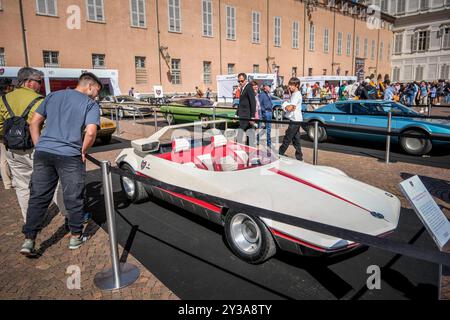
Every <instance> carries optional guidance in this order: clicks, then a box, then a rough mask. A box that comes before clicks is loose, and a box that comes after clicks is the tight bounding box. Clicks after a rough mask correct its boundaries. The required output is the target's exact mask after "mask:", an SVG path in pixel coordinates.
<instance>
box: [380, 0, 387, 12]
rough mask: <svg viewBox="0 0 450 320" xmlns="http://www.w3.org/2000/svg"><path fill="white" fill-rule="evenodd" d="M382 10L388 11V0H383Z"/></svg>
mask: <svg viewBox="0 0 450 320" xmlns="http://www.w3.org/2000/svg"><path fill="white" fill-rule="evenodd" d="M380 7H381V12H386V13H387V12H388V9H389V8H388V0H381V6H380Z"/></svg>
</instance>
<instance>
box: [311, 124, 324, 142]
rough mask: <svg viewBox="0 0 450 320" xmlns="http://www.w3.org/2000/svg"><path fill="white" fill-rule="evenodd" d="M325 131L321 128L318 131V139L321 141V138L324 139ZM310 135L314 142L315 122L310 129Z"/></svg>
mask: <svg viewBox="0 0 450 320" xmlns="http://www.w3.org/2000/svg"><path fill="white" fill-rule="evenodd" d="M323 130H324V129H323V128H322V127H320V126H319V128H318V130H317V134H318V139H319V140H320V138H321V137H323ZM308 135H309V137H310V138H311V140H314V122H313V123H312V125H310V126H309V128H308Z"/></svg>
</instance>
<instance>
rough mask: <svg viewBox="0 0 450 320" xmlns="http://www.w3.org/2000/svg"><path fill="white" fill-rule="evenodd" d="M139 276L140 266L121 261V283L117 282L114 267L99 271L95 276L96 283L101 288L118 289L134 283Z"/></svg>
mask: <svg viewBox="0 0 450 320" xmlns="http://www.w3.org/2000/svg"><path fill="white" fill-rule="evenodd" d="M139 276H140V271H139V268H138V267H136V266H135V265H133V264H130V263H120V267H119V284H116V281H115V278H114V272H113V269H112V268H110V269H107V270H105V271H101V272H99V273H97V274H96V275H95V277H94V284H95V286H96V287H97V288H99V289H100V290H116V289H120V288H125V287H128V286H129V285H130V284H133V283H134V282H135V281H136V280H137V279H138V278H139Z"/></svg>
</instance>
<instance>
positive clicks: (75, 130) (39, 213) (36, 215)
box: [20, 73, 102, 256]
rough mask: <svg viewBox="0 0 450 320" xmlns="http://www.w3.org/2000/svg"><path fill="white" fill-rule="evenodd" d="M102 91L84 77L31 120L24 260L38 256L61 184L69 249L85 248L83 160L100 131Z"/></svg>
mask: <svg viewBox="0 0 450 320" xmlns="http://www.w3.org/2000/svg"><path fill="white" fill-rule="evenodd" d="M101 88H102V84H101V82H100V80H99V79H98V78H97V77H96V76H95V75H94V74H92V73H84V74H82V75H81V77H80V78H79V80H78V85H77V87H76V89H75V90H71V89H67V90H61V91H57V92H54V93H51V94H49V95H48V96H47V98H46V99H45V100H44V101H43V102H42V104H41V105H40V106H39V108H38V109H37V110H36V112H35V114H34V116H33V118H32V120H31V123H30V133H31V137H32V139H33V143H34V145H35V155H34V163H33V174H32V176H31V188H30V200H29V203H28V211H27V221H26V224H25V225H24V226H23V233H24V234H25V242H24V244H23V246H22V249H21V251H20V252H21V253H22V254H23V255H25V256H34V255H35V254H36V252H35V239H36V236H37V234H38V233H39V231H40V230H41V229H42V223H43V220H44V218H45V214H46V212H47V208H48V206H49V205H50V203H51V201H52V198H53V195H54V192H55V189H56V186H57V184H58V180H61V185H62V189H63V198H64V205H65V207H66V211H67V213H68V220H69V228H70V231H71V237H70V242H69V249H78V248H79V247H80V246H81V245H82V244H83V236H82V232H83V220H84V190H85V176H86V166H85V161H86V153H87V151H88V150H89V148H90V147H91V146H92V145H93V144H94V142H95V138H96V135H97V128H98V127H99V126H100V108H99V106H98V104H97V103H96V102H95V101H94V99H95V98H96V97H97V96H98V94H99V92H100V90H101ZM44 121H45V128H44V129H43V131H42V135H41V132H40V128H41V127H42V125H43V124H44ZM83 131H85V135H84V139H83V137H82V135H83Z"/></svg>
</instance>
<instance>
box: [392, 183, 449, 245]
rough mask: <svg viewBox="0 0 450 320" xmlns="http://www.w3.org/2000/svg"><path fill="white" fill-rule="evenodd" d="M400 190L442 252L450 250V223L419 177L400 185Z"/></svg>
mask: <svg viewBox="0 0 450 320" xmlns="http://www.w3.org/2000/svg"><path fill="white" fill-rule="evenodd" d="M400 188H401V190H402V192H403V194H404V195H405V196H406V198H407V199H408V200H409V201H410V203H411V204H412V206H413V208H414V211H415V212H416V213H417V215H418V216H419V218H420V220H421V221H422V223H423V224H424V225H425V227H426V228H427V230H428V232H429V233H430V234H431V236H432V237H433V239H434V241H435V242H436V244H437V245H438V246H439V249H440V250H441V251H446V250H448V249H450V221H448V219H447V217H446V216H445V215H444V213H443V212H442V210H441V209H440V208H439V206H438V205H437V204H436V201H434V199H433V197H432V196H431V195H430V193H429V192H428V190H427V188H426V187H425V186H424V184H423V183H422V181H421V180H420V178H419V177H418V176H414V177H411V178H409V179H407V180H405V181H403V182H401V183H400Z"/></svg>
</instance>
